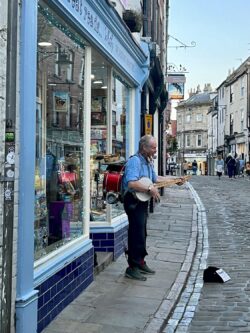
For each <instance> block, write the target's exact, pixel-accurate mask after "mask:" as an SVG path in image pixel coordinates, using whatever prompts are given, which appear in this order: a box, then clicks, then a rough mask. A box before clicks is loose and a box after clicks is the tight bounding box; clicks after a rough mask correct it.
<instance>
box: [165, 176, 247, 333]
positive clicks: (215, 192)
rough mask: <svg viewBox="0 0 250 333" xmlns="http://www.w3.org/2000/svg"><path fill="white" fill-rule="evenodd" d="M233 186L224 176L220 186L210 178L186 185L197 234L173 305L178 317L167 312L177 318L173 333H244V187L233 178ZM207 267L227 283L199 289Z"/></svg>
mask: <svg viewBox="0 0 250 333" xmlns="http://www.w3.org/2000/svg"><path fill="white" fill-rule="evenodd" d="M233 185H234V186H232V183H231V182H230V181H229V179H228V178H227V177H223V178H222V180H221V181H220V182H218V179H217V178H216V177H193V178H192V180H191V190H192V188H193V189H194V190H195V191H196V204H197V206H198V221H199V223H198V234H199V235H198V240H197V251H196V257H195V260H194V262H193V265H192V269H191V272H190V276H189V279H188V281H187V285H186V288H185V289H184V291H183V293H182V295H181V297H180V300H179V302H178V304H177V308H178V306H180V305H181V307H179V308H180V309H181V310H182V312H181V311H179V312H177V308H176V311H174V312H173V316H174V317H175V318H178V322H176V321H175V322H172V323H171V328H173V326H174V325H175V327H174V332H175V333H183V332H185V333H201V332H202V333H216V332H230V333H238V332H248V333H250V316H249V308H250V274H249V267H250V256H249V249H250V245H249V244H250V224H248V223H247V222H250V218H249V217H248V215H247V212H248V211H249V206H250V202H249V189H250V184H249V182H247V181H246V180H244V179H239V180H238V179H237V181H236V182H234V184H233ZM193 194H194V193H193ZM194 196H195V194H194ZM209 265H210V266H216V267H219V268H222V269H224V271H225V272H227V273H228V274H229V276H230V277H231V280H230V281H228V282H227V283H205V284H203V279H202V277H203V270H204V269H205V268H206V267H207V266H209ZM183 308H184V309H183ZM181 313H182V317H180V316H181ZM170 320H171V319H170ZM169 322H170V321H169ZM168 329H170V326H169V325H168V324H167V326H166V327H165V329H164V330H163V333H165V332H172V331H168Z"/></svg>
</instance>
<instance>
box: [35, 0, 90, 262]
mask: <svg viewBox="0 0 250 333" xmlns="http://www.w3.org/2000/svg"><path fill="white" fill-rule="evenodd" d="M37 38H38V49H37V64H38V65H37V91H38V92H39V96H38V98H37V108H36V169H35V221H34V224H35V225H34V245H35V259H39V258H41V257H42V256H44V255H46V254H48V253H50V252H52V251H54V250H55V249H58V248H60V247H62V246H63V245H64V244H65V243H68V242H70V241H71V240H73V239H76V238H78V237H80V236H82V235H83V232H84V230H85V228H84V219H83V215H84V212H83V206H84V200H85V198H84V193H83V176H84V172H85V170H84V169H83V160H84V157H85V156H84V155H85V151H84V146H85V136H84V133H83V122H84V116H83V93H84V89H83V88H84V87H83V86H79V84H78V77H79V72H80V71H81V68H82V67H81V66H82V59H84V57H85V41H84V40H83V39H82V38H81V37H80V36H79V35H78V34H77V33H76V32H75V31H74V30H73V29H72V28H71V27H70V26H68V25H67V24H66V23H65V22H63V21H62V20H61V19H59V18H58V16H57V15H56V14H55V13H54V12H53V11H51V10H50V9H49V8H48V6H47V5H44V3H43V2H42V1H39V11H38V36H37ZM58 41H60V43H59V42H58ZM45 45H46V46H45ZM82 83H83V82H82Z"/></svg>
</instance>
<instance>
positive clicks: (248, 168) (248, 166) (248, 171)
mask: <svg viewBox="0 0 250 333" xmlns="http://www.w3.org/2000/svg"><path fill="white" fill-rule="evenodd" d="M245 172H246V175H247V176H248V180H250V160H249V161H248V162H247V163H246V167H245Z"/></svg>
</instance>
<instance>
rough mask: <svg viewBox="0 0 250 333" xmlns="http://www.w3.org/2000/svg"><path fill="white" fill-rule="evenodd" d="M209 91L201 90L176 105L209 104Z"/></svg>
mask: <svg viewBox="0 0 250 333" xmlns="http://www.w3.org/2000/svg"><path fill="white" fill-rule="evenodd" d="M211 102H212V101H211V92H203V93H199V94H194V95H192V96H191V97H189V98H188V99H187V100H185V101H182V102H180V104H179V105H178V106H177V108H178V107H181V106H189V105H190V106H191V105H202V104H211Z"/></svg>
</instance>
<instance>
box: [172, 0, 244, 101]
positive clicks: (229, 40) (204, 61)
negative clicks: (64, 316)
mask: <svg viewBox="0 0 250 333" xmlns="http://www.w3.org/2000/svg"><path fill="white" fill-rule="evenodd" d="M169 7H170V8H169V27H168V33H169V35H170V37H169V42H168V46H169V48H168V65H169V64H174V65H175V66H176V67H177V68H179V66H180V65H181V66H182V67H185V68H186V70H187V72H188V73H187V74H186V85H185V98H187V95H188V91H190V89H193V90H194V89H195V90H196V88H197V86H198V85H200V87H201V90H203V88H204V85H205V84H206V83H211V85H212V88H213V89H216V88H217V87H218V86H219V85H220V84H221V83H222V82H223V81H224V80H225V79H226V77H227V75H228V72H229V70H231V71H232V69H233V68H234V69H236V68H238V67H239V66H240V64H241V62H244V61H245V60H246V59H247V57H248V56H250V0H170V4H169ZM171 36H172V37H174V38H176V39H178V40H179V41H181V42H182V43H184V44H185V45H187V46H191V44H192V42H195V43H196V46H195V47H186V48H176V46H181V45H182V44H180V43H179V42H177V41H176V40H175V39H174V38H172V37H171ZM171 46H173V47H171Z"/></svg>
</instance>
